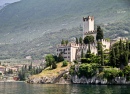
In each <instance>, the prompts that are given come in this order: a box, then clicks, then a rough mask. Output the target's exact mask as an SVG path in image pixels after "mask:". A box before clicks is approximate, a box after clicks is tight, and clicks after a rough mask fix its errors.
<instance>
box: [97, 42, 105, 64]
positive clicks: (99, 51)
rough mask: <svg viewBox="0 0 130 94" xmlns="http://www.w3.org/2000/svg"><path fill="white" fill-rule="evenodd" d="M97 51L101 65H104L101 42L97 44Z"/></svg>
mask: <svg viewBox="0 0 130 94" xmlns="http://www.w3.org/2000/svg"><path fill="white" fill-rule="evenodd" d="M97 50H98V56H99V57H100V58H101V60H100V61H99V63H101V65H104V52H103V47H102V43H101V42H97Z"/></svg>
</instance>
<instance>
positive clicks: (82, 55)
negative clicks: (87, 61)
mask: <svg viewBox="0 0 130 94" xmlns="http://www.w3.org/2000/svg"><path fill="white" fill-rule="evenodd" d="M81 58H84V52H83V49H82V51H81Z"/></svg>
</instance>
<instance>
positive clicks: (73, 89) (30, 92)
mask: <svg viewBox="0 0 130 94" xmlns="http://www.w3.org/2000/svg"><path fill="white" fill-rule="evenodd" d="M129 89H130V86H129V85H83V84H82V85H81V84H73V85H56V84H26V83H24V82H1V83H0V94H130V90H129Z"/></svg>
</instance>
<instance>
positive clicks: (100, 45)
mask: <svg viewBox="0 0 130 94" xmlns="http://www.w3.org/2000/svg"><path fill="white" fill-rule="evenodd" d="M101 50H102V43H101V42H97V51H98V55H101Z"/></svg>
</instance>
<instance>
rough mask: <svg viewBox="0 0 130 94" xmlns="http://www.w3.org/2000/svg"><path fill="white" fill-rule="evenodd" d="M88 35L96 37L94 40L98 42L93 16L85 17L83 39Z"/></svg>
mask: <svg viewBox="0 0 130 94" xmlns="http://www.w3.org/2000/svg"><path fill="white" fill-rule="evenodd" d="M87 35H88V36H89V35H92V36H94V40H96V30H94V17H93V16H88V17H83V39H84V37H85V36H87Z"/></svg>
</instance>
